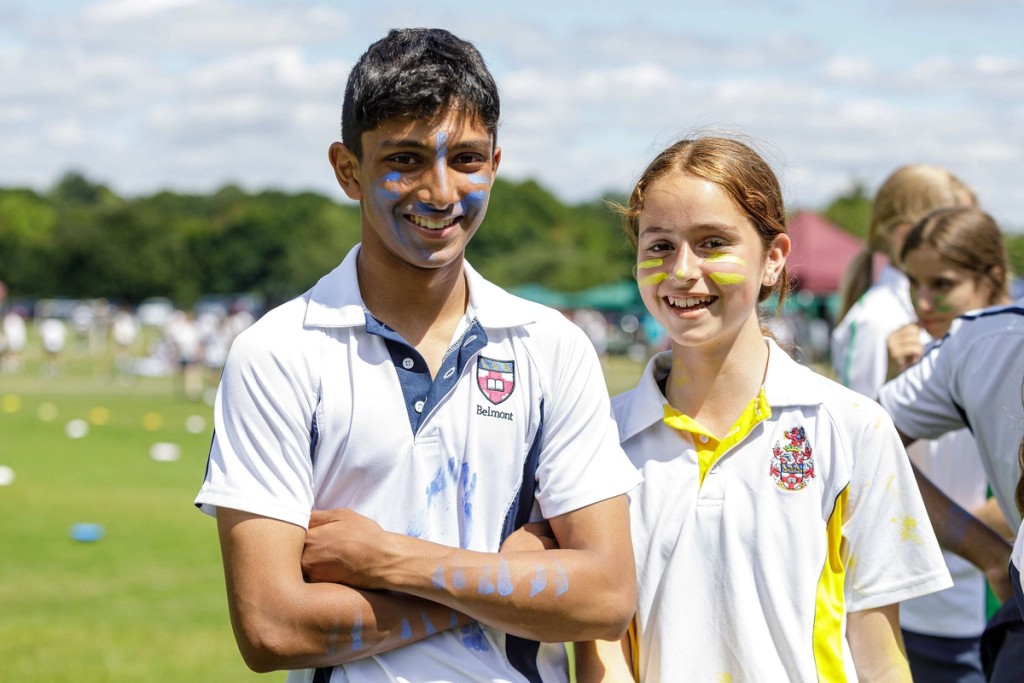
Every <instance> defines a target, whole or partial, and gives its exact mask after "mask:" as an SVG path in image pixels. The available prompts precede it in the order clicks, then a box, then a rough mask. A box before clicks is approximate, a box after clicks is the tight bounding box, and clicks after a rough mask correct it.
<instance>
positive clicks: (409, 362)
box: [402, 358, 416, 370]
mask: <svg viewBox="0 0 1024 683" xmlns="http://www.w3.org/2000/svg"><path fill="white" fill-rule="evenodd" d="M414 365H416V361H414V360H413V359H412V358H406V359H405V360H403V361H402V367H403V368H405V369H406V370H412V366H414Z"/></svg>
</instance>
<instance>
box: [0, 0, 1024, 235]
mask: <svg viewBox="0 0 1024 683" xmlns="http://www.w3.org/2000/svg"><path fill="white" fill-rule="evenodd" d="M844 8H845V9H844ZM427 25H431V26H442V27H445V28H448V29H450V30H452V31H453V32H455V33H457V34H458V35H460V36H461V37H464V38H467V39H469V40H471V41H473V42H474V43H475V44H476V45H477V47H479V48H480V50H481V52H482V53H483V54H484V56H485V58H486V59H487V61H488V63H489V65H490V66H491V69H492V71H493V72H494V74H495V76H496V78H497V80H498V83H499V87H500V88H501V92H502V118H503V123H502V127H501V129H500V133H499V142H500V144H501V145H502V148H503V159H502V168H501V173H502V174H504V176H505V177H507V178H510V179H517V180H519V179H524V178H534V179H536V180H538V181H539V182H540V183H541V184H542V185H544V186H545V187H547V188H548V189H550V190H552V191H553V192H554V193H555V194H557V195H558V196H559V197H560V198H561V199H563V200H564V201H567V202H577V201H584V200H588V199H592V198H595V197H598V196H599V195H600V194H601V193H602V192H604V191H608V190H612V191H622V192H624V191H627V190H628V188H629V187H630V185H631V183H632V181H633V180H634V179H635V178H636V175H637V173H638V172H639V171H640V169H641V168H642V167H643V165H644V164H645V163H646V162H647V161H648V160H649V159H650V158H651V157H652V156H653V155H654V154H655V153H656V152H657V151H659V150H660V149H661V148H662V147H664V146H665V145H667V144H669V143H671V142H673V141H674V140H676V139H678V138H679V137H681V136H682V135H684V134H687V133H692V132H694V131H706V130H722V131H729V132H736V133H741V134H745V135H748V136H750V137H752V138H753V139H755V140H756V141H758V146H759V148H760V149H761V150H762V151H763V152H765V154H766V155H767V156H768V158H769V159H770V161H771V162H772V164H773V165H774V166H775V168H776V170H777V171H778V173H779V175H780V177H781V179H782V181H783V185H784V188H785V190H786V195H787V200H788V203H789V205H790V206H791V207H792V208H795V207H802V208H811V209H814V208H820V207H822V206H823V205H824V204H825V203H827V202H828V200H829V199H831V198H832V197H834V196H835V195H836V194H838V193H841V192H844V191H846V190H848V189H849V188H850V187H851V186H852V185H853V183H855V182H858V181H859V182H862V183H864V184H865V185H866V186H867V187H868V189H869V191H873V190H874V189H875V188H876V187H877V186H878V184H879V183H881V181H882V180H883V179H884V178H885V176H886V175H887V174H888V173H889V172H891V171H892V170H893V169H895V168H896V167H897V166H899V165H901V164H903V163H908V162H919V161H920V162H929V163H935V164H939V165H943V166H946V167H948V168H950V169H951V170H953V171H954V173H956V174H957V175H959V176H960V177H962V178H963V179H964V180H965V181H967V182H968V183H969V184H970V185H972V186H973V187H974V188H975V190H976V192H977V194H978V195H979V197H980V199H981V201H982V203H983V204H984V205H985V207H986V208H988V209H989V211H990V212H991V213H993V215H995V217H996V218H997V220H999V222H1000V224H1001V225H1003V227H1004V228H1005V229H1007V230H1012V231H1021V230H1024V47H1022V42H1021V41H1022V38H1021V27H1022V26H1024V3H1022V2H1021V0H859V1H858V2H836V3H833V2H823V1H822V0H717V2H699V3H698V2H691V1H690V0H673V1H669V0H658V1H657V2H641V3H629V2H624V1H621V0H620V1H618V2H614V3H613V2H607V1H605V0H586V1H583V0H580V1H578V2H558V1H556V0H544V1H540V0H516V1H515V2H504V1H501V0H492V1H490V2H478V3H466V2H462V3H459V2H454V1H453V0H431V1H430V2H427V1H423V0H420V1H416V2H404V1H401V0H399V1H395V2H389V1H387V0H377V1H376V2H355V1H354V0H350V1H349V2H327V1H326V0H321V1H310V2H297V1H293V0H0V185H2V186H7V187H10V186H31V187H35V188H38V189H45V188H47V187H49V186H50V185H52V184H53V182H54V181H55V180H56V179H57V178H58V177H59V176H60V175H61V174H62V173H64V172H65V171H67V170H70V169H74V170H78V171H81V172H83V173H85V174H86V175H87V176H89V177H90V178H92V179H94V180H96V181H99V182H103V183H106V184H108V185H110V186H111V187H113V188H114V189H115V190H116V191H118V192H120V193H123V194H127V195H132V194H140V193H149V192H152V191H155V190H158V189H163V188H169V189H174V190H180V191H197V192H206V191H210V190H213V189H215V188H217V187H219V186H221V185H223V184H225V183H228V182H234V183H238V184H240V185H242V186H244V187H246V188H248V189H254V190H255V189H262V188H267V187H275V188H282V189H286V190H298V189H311V190H314V191H318V192H323V193H327V194H330V195H331V196H332V197H335V198H336V199H339V200H340V199H341V198H342V195H341V193H340V191H338V189H337V188H336V186H335V185H334V179H333V174H332V173H331V170H330V168H329V166H328V164H327V154H326V150H327V146H328V145H329V144H330V142H331V141H333V140H335V139H336V138H337V137H338V136H339V133H338V116H339V107H340V102H341V96H342V92H343V90H344V84H345V78H346V76H347V74H348V71H349V69H350V68H351V65H352V63H353V62H354V61H355V59H356V58H357V57H358V56H359V54H360V53H361V52H362V51H363V50H364V49H365V48H366V46H367V45H368V44H369V43H370V42H372V41H373V40H376V39H377V38H379V37H380V36H382V35H383V34H384V33H386V31H387V29H388V28H391V27H398V26H427Z"/></svg>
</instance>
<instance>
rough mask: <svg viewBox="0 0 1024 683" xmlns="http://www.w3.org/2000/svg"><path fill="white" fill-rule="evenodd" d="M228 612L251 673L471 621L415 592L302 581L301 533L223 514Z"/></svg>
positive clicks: (342, 658) (339, 657)
mask: <svg viewBox="0 0 1024 683" xmlns="http://www.w3.org/2000/svg"><path fill="white" fill-rule="evenodd" d="M217 520H218V527H219V529H220V536H221V549H222V552H223V555H224V573H225V579H226V583H227V593H228V607H229V611H230V615H231V624H232V628H233V629H234V633H235V639H236V641H237V643H238V648H239V650H240V652H241V654H242V656H243V658H244V660H245V662H246V664H247V665H248V666H249V667H250V668H251V669H253V670H254V671H259V672H266V671H275V670H281V669H300V668H315V667H322V666H332V665H336V664H342V663H344V662H349V661H353V660H356V659H361V658H363V657H367V656H370V655H374V654H379V653H381V652H386V651H389V650H393V649H395V648H398V647H402V646H404V645H408V644H409V643H412V642H416V641H418V640H422V639H423V638H426V637H427V636H430V635H432V634H433V633H436V632H437V631H439V630H444V629H448V628H453V627H455V626H459V625H463V624H467V623H470V622H471V621H472V619H470V618H469V617H467V616H466V615H464V614H459V613H456V612H454V611H453V610H452V609H451V608H449V607H447V606H445V605H440V604H437V603H434V602H430V601H427V600H423V599H422V598H418V597H415V596H411V595H403V594H400V593H387V592H382V591H367V590H359V589H356V588H352V587H348V586H344V585H339V584H330V583H320V584H312V583H307V582H305V581H303V578H302V576H301V574H300V573H299V572H298V567H297V564H293V563H295V562H296V559H297V557H298V554H299V553H300V552H301V548H302V536H303V531H302V529H300V528H298V527H295V526H293V525H291V524H287V523H284V522H280V521H277V520H272V519H267V518H263V517H258V516H256V515H251V514H249V513H245V512H240V511H237V510H230V509H226V508H220V509H218V514H217Z"/></svg>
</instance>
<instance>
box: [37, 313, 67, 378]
mask: <svg viewBox="0 0 1024 683" xmlns="http://www.w3.org/2000/svg"><path fill="white" fill-rule="evenodd" d="M67 335H68V329H67V326H66V325H64V323H63V321H61V320H58V319H57V318H46V319H45V320H43V321H42V322H41V323H39V339H40V341H41V342H42V345H43V351H44V352H45V354H46V362H45V363H44V365H43V373H44V374H45V375H48V376H50V377H53V376H54V375H56V374H57V370H58V366H59V365H60V360H61V355H62V354H63V353H64V345H65V343H66V342H67Z"/></svg>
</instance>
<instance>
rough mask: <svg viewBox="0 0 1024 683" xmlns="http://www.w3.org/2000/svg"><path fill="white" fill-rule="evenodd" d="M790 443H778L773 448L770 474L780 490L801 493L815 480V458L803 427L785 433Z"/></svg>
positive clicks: (783, 434)
mask: <svg viewBox="0 0 1024 683" xmlns="http://www.w3.org/2000/svg"><path fill="white" fill-rule="evenodd" d="M782 436H784V437H785V438H786V440H787V441H788V442H789V443H787V444H785V445H782V443H781V442H776V443H775V446H774V447H773V448H772V461H771V465H770V466H769V469H768V473H769V474H770V475H771V477H772V479H774V480H775V483H776V484H777V485H778V487H779V488H780V489H785V490H787V491H799V490H800V489H802V488H804V487H805V486H807V484H808V481H809V480H810V479H813V478H814V456H813V454H812V453H811V444H809V443H807V433H806V432H804V428H803V427H794V428H793V429H790V430H789V431H786V432H783V433H782Z"/></svg>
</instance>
